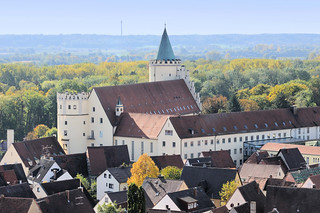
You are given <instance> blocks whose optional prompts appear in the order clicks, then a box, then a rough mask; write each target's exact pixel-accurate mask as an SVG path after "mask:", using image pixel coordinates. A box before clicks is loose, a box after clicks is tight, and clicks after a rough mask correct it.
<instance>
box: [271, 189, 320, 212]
mask: <svg viewBox="0 0 320 213" xmlns="http://www.w3.org/2000/svg"><path fill="white" fill-rule="evenodd" d="M319 197H320V190H318V189H308V188H297V187H278V186H268V187H267V197H266V203H265V212H270V211H272V210H273V209H274V208H276V209H277V210H278V212H318V210H319V208H320V202H319Z"/></svg>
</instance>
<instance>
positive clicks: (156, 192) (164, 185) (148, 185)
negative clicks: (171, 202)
mask: <svg viewBox="0 0 320 213" xmlns="http://www.w3.org/2000/svg"><path fill="white" fill-rule="evenodd" d="M142 188H143V190H144V192H145V197H146V200H147V201H150V202H146V204H147V205H146V209H150V208H153V207H154V206H155V205H156V204H157V203H158V202H159V201H160V200H161V199H162V198H163V197H164V196H165V195H166V194H168V193H171V192H177V191H182V190H186V189H188V186H187V185H186V183H185V182H184V181H183V180H168V179H164V177H162V176H159V177H158V178H149V177H146V178H145V180H144V181H143V184H142Z"/></svg>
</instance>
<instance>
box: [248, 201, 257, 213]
mask: <svg viewBox="0 0 320 213" xmlns="http://www.w3.org/2000/svg"><path fill="white" fill-rule="evenodd" d="M256 212H257V204H256V201H250V213H256Z"/></svg>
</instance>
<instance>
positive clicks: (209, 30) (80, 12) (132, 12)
mask: <svg viewBox="0 0 320 213" xmlns="http://www.w3.org/2000/svg"><path fill="white" fill-rule="evenodd" d="M121 20H122V21H123V34H124V35H145V34H152V35H160V34H161V33H162V31H163V26H164V23H165V22H166V23H167V29H168V33H169V34H170V35H182V34H233V33H234V34H258V33H320V23H319V21H320V1H319V0H160V1H157V0H113V1H111V0H0V34H74V33H82V34H109V35H119V34H120V21H121Z"/></svg>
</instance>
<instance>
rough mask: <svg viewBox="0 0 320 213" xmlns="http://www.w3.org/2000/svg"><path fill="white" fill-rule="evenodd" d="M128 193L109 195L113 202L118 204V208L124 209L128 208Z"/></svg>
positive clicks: (109, 193) (111, 193)
mask: <svg viewBox="0 0 320 213" xmlns="http://www.w3.org/2000/svg"><path fill="white" fill-rule="evenodd" d="M127 192H128V191H119V192H107V195H108V197H109V198H110V200H111V202H116V203H117V205H118V206H120V205H121V207H122V208H127V200H128V195H127Z"/></svg>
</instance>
